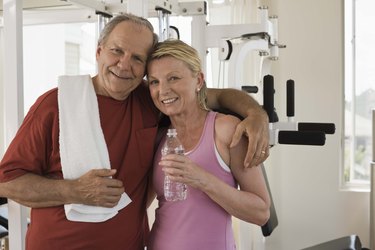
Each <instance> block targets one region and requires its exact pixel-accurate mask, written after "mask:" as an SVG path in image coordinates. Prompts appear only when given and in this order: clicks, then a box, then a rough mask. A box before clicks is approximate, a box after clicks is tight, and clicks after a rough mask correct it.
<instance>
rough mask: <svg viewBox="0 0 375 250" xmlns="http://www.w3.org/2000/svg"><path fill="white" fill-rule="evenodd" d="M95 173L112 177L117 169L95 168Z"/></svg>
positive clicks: (93, 171)
mask: <svg viewBox="0 0 375 250" xmlns="http://www.w3.org/2000/svg"><path fill="white" fill-rule="evenodd" d="M91 171H92V173H94V175H96V176H99V177H111V176H113V175H115V174H116V169H104V168H103V169H94V170H91Z"/></svg>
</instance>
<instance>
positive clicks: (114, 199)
mask: <svg viewBox="0 0 375 250" xmlns="http://www.w3.org/2000/svg"><path fill="white" fill-rule="evenodd" d="M114 173H115V170H108V169H100V170H91V171H89V172H88V173H86V174H85V175H83V176H81V177H80V178H78V179H76V180H57V179H49V178H46V177H43V176H39V175H35V174H31V173H29V174H25V175H22V176H20V177H18V178H16V179H13V180H11V181H8V182H3V183H0V196H2V197H7V198H9V199H11V200H14V201H16V202H18V203H20V204H22V205H24V206H27V207H34V208H37V207H51V206H59V205H63V204H71V203H77V204H85V205H93V206H102V207H114V206H115V205H116V204H117V203H118V201H119V199H120V197H121V194H122V193H123V192H124V188H123V185H122V182H121V181H119V180H116V179H112V178H108V177H110V176H112V175H113V174H114Z"/></svg>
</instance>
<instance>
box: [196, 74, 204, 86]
mask: <svg viewBox="0 0 375 250" xmlns="http://www.w3.org/2000/svg"><path fill="white" fill-rule="evenodd" d="M197 79H198V82H197V89H199V90H200V89H202V87H203V86H204V82H205V81H204V74H203V72H199V73H198V75H197Z"/></svg>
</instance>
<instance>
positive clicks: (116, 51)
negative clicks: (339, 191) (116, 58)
mask: <svg viewBox="0 0 375 250" xmlns="http://www.w3.org/2000/svg"><path fill="white" fill-rule="evenodd" d="M111 51H112V53H114V54H116V55H121V54H122V50H121V49H117V48H113V49H111Z"/></svg>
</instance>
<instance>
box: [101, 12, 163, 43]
mask: <svg viewBox="0 0 375 250" xmlns="http://www.w3.org/2000/svg"><path fill="white" fill-rule="evenodd" d="M121 22H132V23H135V24H139V25H141V26H144V27H146V28H147V29H149V30H150V31H151V33H152V34H153V41H152V47H154V45H155V44H156V43H157V42H158V35H157V34H155V33H154V27H153V26H152V24H151V23H150V22H149V21H148V20H147V19H146V18H143V17H140V16H136V15H133V14H130V13H124V14H121V15H118V16H115V17H114V18H112V19H111V20H110V21H109V22H108V23H107V24H106V25H105V26H104V28H103V30H102V31H101V32H100V36H99V39H98V45H100V44H103V43H105V42H106V41H107V39H108V37H109V34H111V32H112V31H113V29H114V28H115V27H116V26H117V25H118V24H119V23H121Z"/></svg>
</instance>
